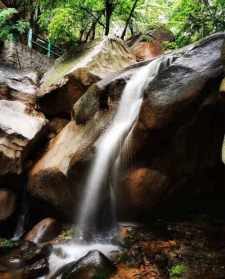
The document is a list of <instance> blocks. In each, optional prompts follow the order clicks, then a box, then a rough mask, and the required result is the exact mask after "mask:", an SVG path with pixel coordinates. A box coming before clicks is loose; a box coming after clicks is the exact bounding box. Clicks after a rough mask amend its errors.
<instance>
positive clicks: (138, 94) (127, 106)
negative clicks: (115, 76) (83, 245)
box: [78, 58, 160, 238]
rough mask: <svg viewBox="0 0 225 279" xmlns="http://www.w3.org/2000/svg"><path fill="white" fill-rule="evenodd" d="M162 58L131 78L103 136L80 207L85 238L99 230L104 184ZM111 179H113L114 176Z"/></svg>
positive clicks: (82, 234) (144, 67) (82, 230)
mask: <svg viewBox="0 0 225 279" xmlns="http://www.w3.org/2000/svg"><path fill="white" fill-rule="evenodd" d="M159 59H160V58H159ZM159 59H156V60H154V61H152V62H151V63H149V64H148V65H147V66H143V67H142V68H141V69H139V70H138V71H137V73H136V74H135V75H133V77H132V78H131V79H130V80H129V82H128V83H127V85H126V87H125V89H124V91H123V93H122V97H121V100H120V103H119V107H118V110H117V112H116V115H115V117H114V119H113V121H112V124H111V125H110V126H109V127H108V129H107V130H106V132H105V133H104V134H103V135H102V136H101V138H100V140H99V143H98V146H97V151H96V157H95V160H94V162H93V165H92V168H91V171H90V173H89V176H88V179H87V184H86V186H85V193H84V196H83V201H82V203H81V208H80V211H79V218H78V227H79V229H80V231H81V238H83V237H84V238H85V234H86V232H89V233H90V231H91V233H96V232H97V231H98V228H96V221H97V220H96V218H98V214H97V212H99V206H100V197H101V195H102V194H103V195H104V193H103V192H102V190H103V187H104V185H105V183H107V178H108V177H110V176H113V173H114V171H113V166H114V163H115V161H116V159H117V158H118V157H119V155H120V150H121V147H122V146H123V143H124V141H125V139H126V137H127V135H128V134H129V132H130V130H131V129H132V127H133V125H134V123H135V121H136V120H137V118H138V115H139V111H140V108H141V105H142V100H143V93H144V90H145V88H146V86H147V85H148V84H149V82H151V80H152V79H153V78H154V77H155V75H156V74H157V73H158V70H159V66H160V63H159V61H158V60H159ZM111 179H112V180H113V177H111ZM107 186H108V189H107V190H106V191H110V189H109V185H107ZM103 211H104V209H103ZM109 217H110V216H109Z"/></svg>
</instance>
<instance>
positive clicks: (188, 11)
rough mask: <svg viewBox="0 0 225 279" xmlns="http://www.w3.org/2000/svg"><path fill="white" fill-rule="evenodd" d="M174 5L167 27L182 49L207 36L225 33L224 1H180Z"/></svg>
mask: <svg viewBox="0 0 225 279" xmlns="http://www.w3.org/2000/svg"><path fill="white" fill-rule="evenodd" d="M175 2H177V3H176V5H174V8H173V11H172V13H171V15H170V22H169V26H170V28H171V29H172V30H173V31H174V33H175V34H176V45H177V47H182V46H184V45H186V44H189V43H192V42H195V41H197V40H199V39H201V38H203V37H205V36H207V35H209V34H212V33H214V32H218V31H225V1H223V0H212V1H207V0H180V1H175Z"/></svg>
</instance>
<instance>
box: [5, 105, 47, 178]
mask: <svg viewBox="0 0 225 279" xmlns="http://www.w3.org/2000/svg"><path fill="white" fill-rule="evenodd" d="M46 124H47V120H46V119H45V117H44V115H43V114H41V113H38V112H36V111H35V110H34V109H33V108H32V107H31V106H29V105H27V104H24V103H22V102H20V101H8V100H0V174H1V175H4V174H7V173H17V174H19V173H21V171H22V169H23V162H24V160H25V158H26V156H27V155H28V153H29V150H30V148H31V147H32V145H33V143H34V142H35V141H37V140H38V138H39V136H40V135H41V133H42V132H43V130H44V128H45V126H46Z"/></svg>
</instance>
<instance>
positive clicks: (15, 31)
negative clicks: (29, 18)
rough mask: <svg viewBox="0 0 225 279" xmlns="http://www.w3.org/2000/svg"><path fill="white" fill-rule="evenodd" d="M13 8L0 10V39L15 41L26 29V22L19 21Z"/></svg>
mask: <svg viewBox="0 0 225 279" xmlns="http://www.w3.org/2000/svg"><path fill="white" fill-rule="evenodd" d="M17 14H18V11H17V10H16V9H14V8H7V9H1V10H0V39H1V40H16V39H18V38H19V36H20V35H21V34H23V33H24V32H25V31H26V30H27V29H28V26H29V24H28V22H26V21H24V20H19V19H18V18H17V17H16V16H17Z"/></svg>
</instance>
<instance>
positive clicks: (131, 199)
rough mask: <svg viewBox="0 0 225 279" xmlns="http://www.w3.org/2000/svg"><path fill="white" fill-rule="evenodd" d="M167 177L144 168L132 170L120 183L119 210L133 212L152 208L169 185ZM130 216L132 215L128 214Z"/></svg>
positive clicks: (154, 170)
mask: <svg viewBox="0 0 225 279" xmlns="http://www.w3.org/2000/svg"><path fill="white" fill-rule="evenodd" d="M169 182H170V181H169V177H168V176H167V175H165V174H163V173H162V172H160V170H157V169H151V168H146V167H139V168H133V169H130V170H129V171H128V173H127V174H126V175H125V176H124V177H123V178H122V181H121V182H120V187H119V189H120V192H119V202H118V203H119V205H120V210H121V211H124V210H126V209H128V208H129V210H131V211H132V212H133V215H135V212H141V211H145V210H147V209H149V208H153V207H154V206H155V205H156V204H157V203H158V201H159V199H160V198H161V196H162V194H163V193H164V191H165V190H166V189H167V187H168V185H169ZM130 214H131V215H132V213H131V212H130Z"/></svg>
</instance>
